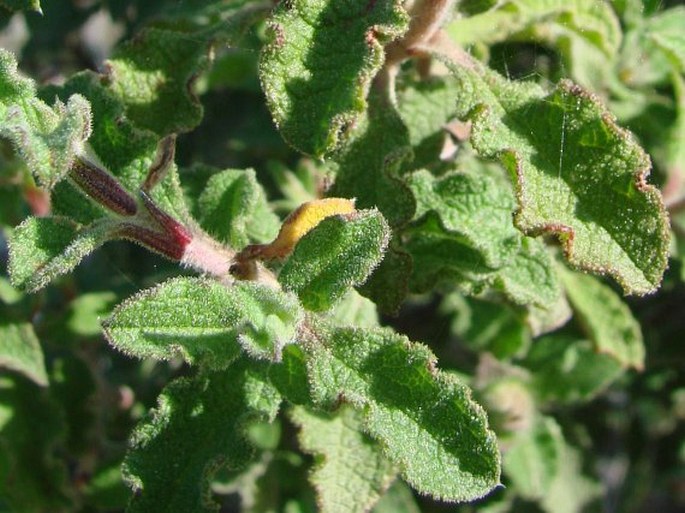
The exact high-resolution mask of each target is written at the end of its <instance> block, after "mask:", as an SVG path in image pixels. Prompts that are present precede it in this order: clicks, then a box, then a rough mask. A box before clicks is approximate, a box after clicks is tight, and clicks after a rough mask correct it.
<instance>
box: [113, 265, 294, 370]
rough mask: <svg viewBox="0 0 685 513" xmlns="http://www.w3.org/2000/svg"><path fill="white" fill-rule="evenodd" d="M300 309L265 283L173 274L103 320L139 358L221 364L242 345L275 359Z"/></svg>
mask: <svg viewBox="0 0 685 513" xmlns="http://www.w3.org/2000/svg"><path fill="white" fill-rule="evenodd" d="M301 318H302V313H301V310H300V308H299V305H298V303H297V301H296V299H295V298H293V297H292V296H289V295H288V294H284V293H282V292H279V291H277V290H275V289H271V288H269V287H266V286H264V285H259V284H256V283H250V282H237V283H235V284H234V285H230V286H227V285H224V284H221V283H219V282H217V281H213V280H209V279H204V278H175V279H172V280H169V281H167V282H165V283H163V284H161V285H158V286H157V287H154V288H152V289H148V290H145V291H143V292H140V293H138V294H137V295H135V296H133V297H132V298H129V299H128V300H126V301H125V302H123V303H122V304H120V305H119V306H118V307H117V308H116V309H115V310H114V312H113V313H112V316H111V317H110V318H109V319H108V320H107V321H105V323H104V332H105V336H106V337H107V339H108V340H109V341H110V343H111V344H112V345H114V346H115V347H116V348H117V349H119V350H120V351H123V352H124V353H127V354H131V355H134V356H137V357H139V358H155V359H159V360H169V359H171V358H174V357H176V356H180V357H182V358H183V359H184V360H185V361H186V362H188V363H190V364H196V363H198V364H204V365H207V366H209V367H210V368H212V369H223V368H226V367H227V366H228V365H229V364H230V363H231V362H232V361H233V360H234V359H235V358H237V357H238V355H239V354H240V351H241V349H244V350H245V351H246V352H247V353H248V354H250V355H251V356H253V357H255V358H266V359H271V360H279V359H280V358H281V352H282V350H283V347H284V346H285V345H286V344H289V343H291V342H293V341H294V337H295V335H296V333H297V329H298V327H299V323H300V321H301Z"/></svg>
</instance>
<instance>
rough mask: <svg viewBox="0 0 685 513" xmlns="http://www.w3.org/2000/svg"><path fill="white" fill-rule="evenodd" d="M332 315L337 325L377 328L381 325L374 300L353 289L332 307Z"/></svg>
mask: <svg viewBox="0 0 685 513" xmlns="http://www.w3.org/2000/svg"><path fill="white" fill-rule="evenodd" d="M330 317H331V319H332V321H333V323H334V324H335V325H336V326H340V327H343V326H357V327H359V328H375V327H377V326H379V322H378V312H377V311H376V305H375V304H374V303H373V301H371V300H369V299H367V298H365V297H364V296H362V295H360V294H359V293H358V292H357V291H356V290H354V289H351V290H349V291H348V292H347V294H345V295H344V296H343V298H342V299H341V300H340V302H339V303H338V304H337V305H335V307H333V308H332V309H331V312H330Z"/></svg>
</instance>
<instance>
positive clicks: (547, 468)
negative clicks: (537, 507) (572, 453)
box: [502, 417, 565, 500]
mask: <svg viewBox="0 0 685 513" xmlns="http://www.w3.org/2000/svg"><path fill="white" fill-rule="evenodd" d="M563 451H564V439H563V435H562V434H561V429H560V428H559V425H558V424H557V423H556V422H555V421H554V420H553V419H552V418H548V417H540V418H538V419H537V420H536V422H535V424H534V425H533V426H532V428H531V429H530V430H529V431H525V432H522V433H519V434H518V436H517V437H516V438H515V439H514V440H512V441H511V442H510V443H509V447H508V449H507V451H506V452H505V453H504V456H503V458H502V466H503V470H504V473H505V475H506V476H508V477H509V478H510V479H511V482H512V484H513V486H514V487H515V489H516V492H517V493H518V494H519V495H521V496H522V497H524V498H526V499H529V500H536V499H542V498H543V497H544V496H545V495H546V494H547V493H548V492H549V489H550V487H551V486H552V483H553V481H554V480H555V479H556V478H557V476H558V475H559V473H560V468H561V467H562V466H563V465H564V464H565V463H564V461H563V460H562V455H563Z"/></svg>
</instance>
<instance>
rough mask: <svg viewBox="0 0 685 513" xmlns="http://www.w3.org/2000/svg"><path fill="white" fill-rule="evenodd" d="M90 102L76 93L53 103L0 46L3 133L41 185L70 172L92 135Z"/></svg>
mask: <svg viewBox="0 0 685 513" xmlns="http://www.w3.org/2000/svg"><path fill="white" fill-rule="evenodd" d="M90 124H91V113H90V104H89V103H88V101H86V100H85V98H83V97H82V96H80V95H72V96H71V97H70V98H69V99H68V101H67V103H66V105H64V104H62V103H61V102H56V103H55V106H54V107H49V106H48V105H47V104H46V103H45V102H43V101H41V100H39V99H38V98H36V86H35V84H34V83H33V81H32V80H30V79H27V78H24V77H22V76H20V75H19V74H18V73H17V63H16V60H15V58H14V56H13V55H12V54H11V53H10V52H8V51H6V50H3V49H0V137H2V138H6V139H8V140H9V141H10V142H11V143H12V145H13V146H14V148H15V150H16V151H17V153H18V154H19V155H20V157H21V158H22V159H23V160H24V161H25V162H26V165H27V167H28V168H29V169H30V170H31V172H32V173H33V174H34V176H35V177H36V179H37V180H38V182H39V183H40V185H41V186H43V187H46V188H52V187H54V185H55V184H56V183H57V182H59V181H60V180H61V179H62V178H64V176H65V175H66V173H67V171H68V170H69V168H70V167H71V164H72V162H73V161H74V158H75V157H76V156H77V155H79V154H80V153H81V152H82V151H83V145H84V142H85V141H86V140H87V139H88V137H89V136H90Z"/></svg>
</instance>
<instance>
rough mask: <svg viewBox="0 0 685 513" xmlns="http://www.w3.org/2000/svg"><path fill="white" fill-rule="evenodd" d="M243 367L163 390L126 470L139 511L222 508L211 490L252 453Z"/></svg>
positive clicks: (198, 512)
mask: <svg viewBox="0 0 685 513" xmlns="http://www.w3.org/2000/svg"><path fill="white" fill-rule="evenodd" d="M244 382H245V365H244V362H242V363H241V362H237V363H236V364H235V365H233V366H231V367H230V368H228V369H226V370H224V371H221V372H217V373H211V374H208V375H200V376H196V377H194V378H192V379H186V378H182V379H178V380H176V381H173V382H172V383H170V384H169V385H167V387H166V388H165V389H164V391H163V392H162V394H161V395H160V396H159V398H158V403H157V407H156V408H155V409H153V410H152V411H151V412H150V414H149V415H148V416H147V418H145V419H144V420H143V421H142V422H141V423H140V424H139V425H138V427H137V428H136V429H135V430H134V432H133V434H132V436H131V439H130V441H129V451H128V454H127V455H126V459H125V460H124V465H123V474H124V479H125V480H126V481H127V482H128V484H129V485H130V486H131V487H132V488H133V490H134V491H135V493H134V495H133V498H132V499H131V502H130V504H129V507H128V510H127V511H129V512H131V513H134V512H150V511H159V512H169V513H171V512H175V511H184V512H188V513H206V512H210V511H217V510H218V509H219V507H218V504H216V503H215V502H214V501H213V500H212V498H211V493H210V489H209V484H210V479H211V477H212V476H213V475H214V473H215V472H216V471H217V470H219V469H220V468H222V467H226V468H229V469H240V468H241V467H243V466H244V465H245V464H246V463H247V462H248V461H249V459H250V457H251V454H252V449H251V447H250V446H249V444H248V442H247V440H246V439H245V436H244V425H245V422H246V421H247V420H248V419H247V418H246V417H247V416H248V415H249V413H250V409H249V408H248V406H247V404H246V403H245V399H244V393H243V386H244Z"/></svg>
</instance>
